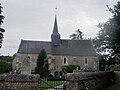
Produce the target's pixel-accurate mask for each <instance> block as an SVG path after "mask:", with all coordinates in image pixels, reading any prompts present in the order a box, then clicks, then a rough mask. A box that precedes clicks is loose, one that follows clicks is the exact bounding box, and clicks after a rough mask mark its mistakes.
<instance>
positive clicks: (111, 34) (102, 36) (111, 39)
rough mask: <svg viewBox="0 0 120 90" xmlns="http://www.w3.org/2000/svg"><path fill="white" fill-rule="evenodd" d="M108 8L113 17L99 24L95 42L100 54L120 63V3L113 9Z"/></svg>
mask: <svg viewBox="0 0 120 90" xmlns="http://www.w3.org/2000/svg"><path fill="white" fill-rule="evenodd" d="M107 8H108V11H110V12H111V13H112V14H113V16H112V17H111V18H110V19H109V20H108V21H107V22H104V23H99V24H98V28H100V31H99V33H98V36H97V37H95V39H94V40H93V41H94V44H95V47H96V49H97V50H98V52H99V53H101V52H102V53H104V54H107V56H108V58H107V59H108V60H109V59H111V58H112V59H113V58H114V60H115V61H116V62H117V63H120V1H118V2H117V4H116V5H114V7H113V8H110V7H109V6H108V5H107ZM106 52H107V53H106Z"/></svg>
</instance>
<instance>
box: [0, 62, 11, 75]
mask: <svg viewBox="0 0 120 90" xmlns="http://www.w3.org/2000/svg"><path fill="white" fill-rule="evenodd" d="M10 69H11V64H9V63H7V62H6V61H4V60H0V73H7V72H9V71H10Z"/></svg>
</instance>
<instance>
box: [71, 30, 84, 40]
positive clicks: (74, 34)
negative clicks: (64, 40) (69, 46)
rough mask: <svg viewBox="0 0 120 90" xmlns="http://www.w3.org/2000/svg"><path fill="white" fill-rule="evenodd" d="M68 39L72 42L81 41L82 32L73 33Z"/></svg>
mask: <svg viewBox="0 0 120 90" xmlns="http://www.w3.org/2000/svg"><path fill="white" fill-rule="evenodd" d="M70 38H72V39H73V40H82V39H83V32H82V31H80V29H78V30H77V31H76V32H75V33H73V34H71V35H70Z"/></svg>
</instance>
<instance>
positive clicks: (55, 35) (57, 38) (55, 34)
mask: <svg viewBox="0 0 120 90" xmlns="http://www.w3.org/2000/svg"><path fill="white" fill-rule="evenodd" d="M55 10H57V8H55ZM51 42H52V45H60V34H59V32H58V26H57V14H55V21H54V27H53V33H52V35H51Z"/></svg>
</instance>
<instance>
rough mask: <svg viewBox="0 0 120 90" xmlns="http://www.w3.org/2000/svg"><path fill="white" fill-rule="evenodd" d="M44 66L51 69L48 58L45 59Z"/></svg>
mask: <svg viewBox="0 0 120 90" xmlns="http://www.w3.org/2000/svg"><path fill="white" fill-rule="evenodd" d="M44 68H46V69H49V64H48V58H46V59H45V61H44Z"/></svg>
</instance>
